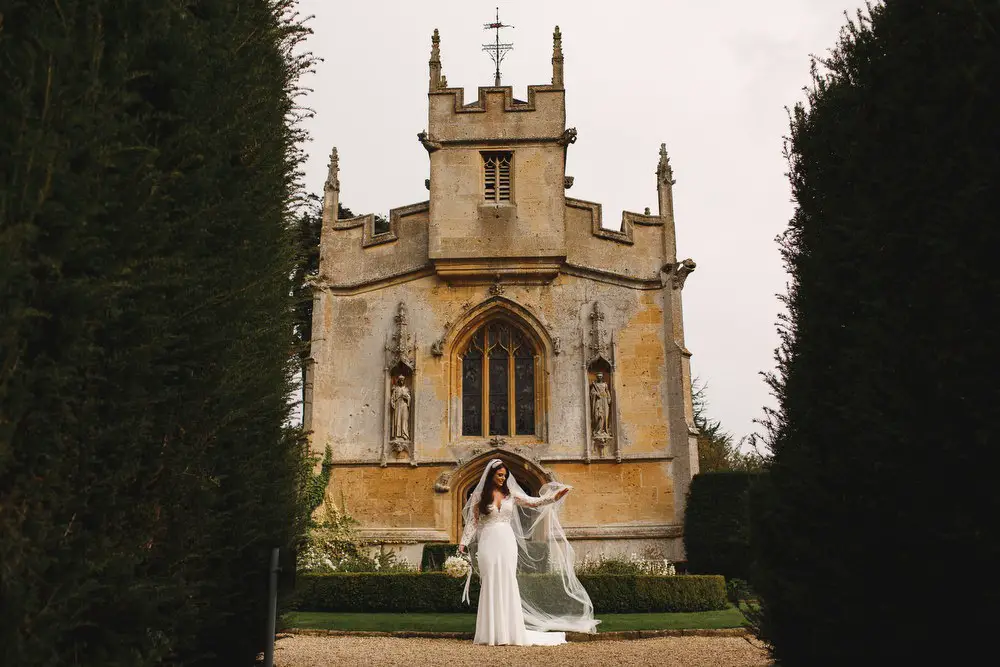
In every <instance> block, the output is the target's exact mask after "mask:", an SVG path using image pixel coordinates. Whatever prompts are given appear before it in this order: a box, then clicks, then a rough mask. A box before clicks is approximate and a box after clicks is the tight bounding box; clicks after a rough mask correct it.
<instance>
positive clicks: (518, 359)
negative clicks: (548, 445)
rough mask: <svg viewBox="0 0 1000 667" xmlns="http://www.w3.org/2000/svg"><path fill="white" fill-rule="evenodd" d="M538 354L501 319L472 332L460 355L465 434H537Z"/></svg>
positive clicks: (525, 339) (522, 335)
mask: <svg viewBox="0 0 1000 667" xmlns="http://www.w3.org/2000/svg"><path fill="white" fill-rule="evenodd" d="M536 356H537V355H536V353H535V348H534V346H533V345H532V344H531V342H530V339H529V338H528V337H527V336H525V335H524V333H523V332H521V330H520V329H518V328H517V327H514V326H512V325H510V324H508V323H506V322H503V321H496V322H491V323H488V324H486V325H485V326H483V327H482V328H480V329H479V330H478V331H476V333H474V334H473V335H472V338H471V339H470V340H469V343H468V345H467V347H466V349H465V352H464V353H463V354H462V435H464V436H482V437H486V436H491V435H507V436H509V435H535V430H536V429H535V358H536Z"/></svg>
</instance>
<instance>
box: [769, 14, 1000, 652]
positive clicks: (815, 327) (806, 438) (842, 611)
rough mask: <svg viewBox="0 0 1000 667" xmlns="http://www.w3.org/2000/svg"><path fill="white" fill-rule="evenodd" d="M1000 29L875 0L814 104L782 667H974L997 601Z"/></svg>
mask: <svg viewBox="0 0 1000 667" xmlns="http://www.w3.org/2000/svg"><path fill="white" fill-rule="evenodd" d="M998 29H1000V2H997V0H969V1H967V2H955V1H954V0H908V1H906V2H903V1H902V0H890V1H889V2H887V3H886V4H884V5H881V4H880V5H875V6H872V7H870V8H869V10H868V12H866V13H863V14H859V17H858V19H857V20H854V21H852V22H850V23H849V25H848V26H847V27H846V28H845V29H844V31H843V33H842V37H841V40H840V43H839V45H838V46H837V48H836V49H835V50H834V51H833V52H832V53H831V55H830V56H829V58H828V59H826V60H824V61H822V62H821V63H820V64H821V65H822V68H823V70H824V72H823V73H819V72H818V71H817V72H816V73H815V76H814V80H813V85H812V87H811V88H810V89H809V90H808V91H807V100H806V103H805V104H802V105H799V106H797V107H796V108H795V109H794V111H793V113H792V118H791V136H790V138H789V143H788V147H787V151H788V157H789V163H790V178H791V183H792V188H793V194H794V198H795V202H796V211H795V214H794V217H793V218H792V220H791V222H790V224H789V227H788V230H787V231H786V233H785V234H784V236H783V238H782V247H783V254H784V258H785V261H786V263H787V266H788V268H789V270H790V271H791V274H792V283H791V286H790V291H789V294H788V296H787V306H788V311H789V317H788V320H787V326H786V327H785V328H784V329H783V330H782V337H783V343H782V346H781V348H780V350H779V354H778V362H779V366H778V374H777V375H776V376H775V377H774V378H772V386H773V389H774V390H775V393H776V396H777V398H778V400H779V409H778V410H777V412H775V413H773V414H772V415H771V420H770V427H771V431H770V441H771V442H770V444H771V448H772V449H773V452H774V459H773V462H772V463H771V465H770V467H769V475H766V476H765V478H764V480H763V481H762V483H761V484H759V485H757V491H759V493H755V502H754V505H755V508H754V522H753V528H752V539H753V541H754V544H755V548H756V549H757V551H758V559H759V560H758V567H757V572H756V575H755V577H754V579H755V580H754V582H753V583H754V588H755V589H756V590H757V592H758V593H760V594H761V596H762V598H763V600H764V618H763V627H762V630H763V636H764V637H765V638H766V639H767V640H768V641H769V642H771V643H772V645H773V650H774V656H775V658H776V659H777V660H778V662H779V663H780V664H783V665H810V666H815V665H827V664H831V665H832V664H836V665H847V664H911V663H912V664H924V663H929V662H933V661H934V659H935V658H940V657H941V656H942V655H944V654H948V655H949V659H948V660H947V661H945V662H946V663H949V664H958V662H961V660H960V659H958V658H956V657H955V656H954V655H953V654H952V652H953V651H955V649H956V646H955V637H954V636H953V635H952V634H951V633H949V632H944V631H942V624H943V623H944V621H945V620H946V619H949V618H954V617H955V616H961V617H962V618H963V621H962V624H961V625H962V632H963V633H971V635H970V636H976V635H977V634H978V632H979V630H980V629H981V628H982V626H984V625H985V623H986V622H987V616H986V615H984V614H983V612H984V611H985V610H987V609H991V608H992V607H993V605H992V604H991V603H995V602H996V601H997V593H996V586H995V585H992V584H990V583H989V581H990V580H989V572H990V571H991V568H992V567H993V566H994V565H995V563H996V562H997V556H998V555H1000V554H998V552H997V547H996V544H997V542H996V541H995V540H993V539H992V538H990V537H989V535H990V534H993V533H995V532H996V531H995V530H994V529H993V528H992V526H994V525H995V522H996V517H997V516H998V510H1000V507H998V495H997V494H996V493H995V492H993V491H992V490H991V489H992V487H993V484H994V477H995V475H996V468H995V466H992V465H989V464H988V463H987V461H990V462H992V461H993V460H995V458H993V457H992V456H991V454H992V453H993V450H994V448H995V447H996V444H997V437H996V436H997V423H996V418H995V410H996V406H997V405H998V404H1000V392H998V388H997V387H998V385H997V382H996V377H995V375H996V371H995V369H996V367H997V364H996V340H997V337H996V333H995V331H994V330H993V328H992V325H989V324H988V323H987V321H986V320H985V319H984V314H985V313H988V312H989V311H990V310H992V309H993V308H995V307H996V302H997V296H998V294H1000V274H998V273H997V271H996V270H995V269H994V267H993V264H994V257H993V253H994V252H995V249H996V248H997V247H998V246H1000V226H998V225H997V219H996V218H997V210H1000V188H998V187H997V184H996V174H997V173H1000V123H998V122H997V118H1000V86H997V85H996V82H997V71H998V69H1000V40H998V38H997V30H998ZM817 69H818V68H817ZM991 332H992V333H991ZM945 563H949V564H954V565H956V566H958V568H960V569H957V568H945V567H944V566H943V565H944V564H945ZM959 573H961V574H959ZM955 660H958V662H954V661H955Z"/></svg>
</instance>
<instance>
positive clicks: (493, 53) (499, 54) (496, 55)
mask: <svg viewBox="0 0 1000 667" xmlns="http://www.w3.org/2000/svg"><path fill="white" fill-rule="evenodd" d="M513 27H514V26H512V25H504V24H503V23H501V22H500V8H499V7H497V19H496V21H495V22H493V23H486V24H484V25H483V30H496V41H495V42H494V43H493V44H483V51H486V52H488V53H489V54H490V58H492V59H493V62H494V63H496V66H497V71H496V78H495V79H494V81H493V85H494V86H499V85H500V63H501V62H503V57H504V56H505V55H507V53H508V52H509V51H511V50H512V49H513V48H514V45H513V44H501V43H500V28H513Z"/></svg>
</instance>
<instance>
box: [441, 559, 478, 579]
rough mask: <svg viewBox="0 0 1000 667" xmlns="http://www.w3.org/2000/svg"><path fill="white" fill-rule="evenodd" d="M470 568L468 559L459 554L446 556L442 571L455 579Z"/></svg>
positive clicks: (464, 574)
mask: <svg viewBox="0 0 1000 667" xmlns="http://www.w3.org/2000/svg"><path fill="white" fill-rule="evenodd" d="M471 568H472V565H470V564H469V561H468V560H466V559H465V558H463V557H461V556H448V558H447V559H446V560H445V561H444V573H445V574H447V575H448V576H449V577H455V578H456V579H458V578H459V577H464V576H467V575H468V574H469V570H470V569H471Z"/></svg>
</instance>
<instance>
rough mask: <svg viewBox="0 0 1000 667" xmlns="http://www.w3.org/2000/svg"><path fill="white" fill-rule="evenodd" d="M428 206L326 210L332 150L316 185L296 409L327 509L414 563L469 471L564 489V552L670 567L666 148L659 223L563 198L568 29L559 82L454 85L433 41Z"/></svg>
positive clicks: (675, 431)
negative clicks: (650, 556)
mask: <svg viewBox="0 0 1000 667" xmlns="http://www.w3.org/2000/svg"><path fill="white" fill-rule="evenodd" d="M429 66H430V77H429V90H428V123H427V129H426V130H425V131H423V132H420V133H419V134H418V139H419V141H420V143H421V144H422V145H423V147H424V149H426V151H427V153H428V158H429V163H430V164H429V170H430V179H429V181H428V188H429V190H430V196H429V200H428V201H425V202H420V203H416V204H412V205H410V206H406V207H403V208H399V209H393V210H392V211H391V212H390V216H389V225H388V229H376V227H375V220H374V216H372V215H364V216H359V217H356V218H351V219H348V220H339V219H338V218H337V208H338V207H337V205H338V202H339V196H340V183H339V178H338V174H339V168H340V165H339V157H338V155H337V152H336V149H334V151H333V153H332V155H331V160H330V174H329V177H328V179H327V182H326V184H325V188H324V191H325V192H324V194H325V196H324V216H323V232H322V241H321V254H320V275H319V277H318V279H317V280H316V281H315V289H316V297H315V298H316V308H315V311H314V323H313V331H314V340H313V344H312V351H311V357H312V364H311V366H310V367H309V372H308V373H307V377H306V390H307V391H306V400H305V403H306V405H305V407H304V417H305V420H306V426H307V428H309V429H311V430H312V436H311V437H312V447H313V449H314V450H315V451H322V450H323V448H324V446H325V445H327V444H328V445H330V446H331V448H332V450H333V455H334V464H335V465H334V469H333V474H332V475H331V481H330V484H331V486H332V487H333V491H334V492H335V493H334V495H333V497H336V498H343V499H344V503H345V504H346V510H347V511H348V512H349V513H350V514H352V515H353V516H354V517H355V518H357V519H358V520H359V521H360V522H361V525H362V531H363V533H364V534H365V535H366V536H367V537H368V538H370V539H373V540H376V541H379V542H383V543H387V544H398V545H400V548H401V549H402V550H403V551H404V552H405V553H406V556H407V557H408V558H410V559H411V560H412V561H417V562H418V561H419V550H420V548H421V547H422V545H423V544H425V543H428V542H453V541H455V540H456V539H457V537H458V535H459V534H460V532H461V525H460V523H461V512H460V508H461V506H462V504H464V501H465V498H466V497H467V495H468V493H469V492H470V491H471V488H472V486H473V485H474V484H475V482H476V481H477V480H478V478H479V474H480V473H481V471H482V465H483V464H484V462H485V461H486V460H487V459H489V458H491V457H494V456H499V457H501V458H503V459H504V460H506V461H507V463H508V465H509V467H510V469H511V471H512V473H513V474H514V475H515V476H517V477H518V479H519V481H521V483H522V485H523V486H524V487H525V488H526V489H528V490H537V488H538V487H539V486H540V485H541V484H543V483H544V482H545V481H547V480H552V479H558V480H559V481H561V482H564V483H568V484H571V485H573V486H574V488H575V492H574V494H571V496H570V497H569V498H568V500H567V504H566V506H565V509H564V516H563V524H564V526H565V527H566V532H567V535H568V536H569V537H570V538H571V539H572V540H574V543H575V546H576V548H577V550H578V553H585V552H589V551H605V552H608V551H620V550H628V551H636V550H638V549H641V548H642V547H644V546H653V547H657V548H659V549H660V550H662V551H663V552H664V553H665V555H666V556H667V557H670V558H674V559H677V558H680V557H682V543H681V539H680V538H681V536H682V531H683V526H682V523H683V506H684V497H685V494H686V492H687V488H688V486H689V484H690V480H691V477H692V476H693V475H694V474H695V473H696V472H697V460H698V459H697V445H696V441H695V431H694V427H693V422H692V410H691V380H690V368H689V357H690V353H689V352H688V351H687V349H686V347H685V344H684V327H683V321H682V308H681V292H682V289H683V287H684V281H685V279H686V277H687V276H688V274H689V273H690V272H691V271H692V270H693V269H694V262H692V261H691V260H684V261H680V262H679V261H678V260H677V255H676V250H675V245H676V244H675V234H674V216H673V192H672V188H673V184H674V181H673V173H672V170H671V167H670V163H669V159H668V157H667V154H666V150H665V148H664V147H663V146H661V147H660V159H659V164H658V166H657V170H656V186H657V193H658V201H659V210H658V212H657V213H656V214H651V213H650V212H649V209H646V212H645V213H642V214H640V213H632V212H628V211H626V212H623V213H622V216H621V224H620V226H619V228H618V229H617V230H613V229H606V228H605V227H604V226H603V225H602V210H601V205H600V204H597V203H594V202H589V201H585V200H581V199H573V198H570V197H567V196H566V190H567V189H568V188H570V187H571V186H572V184H573V179H572V177H569V176H567V175H566V167H567V156H568V151H569V147H570V146H571V145H572V144H573V143H574V142H575V141H576V138H577V133H576V130H575V129H573V128H567V127H566V106H565V103H566V91H565V89H564V86H563V54H562V35H561V34H560V32H559V28H558V27H557V28H556V29H555V32H554V34H553V55H552V81H551V83H549V84H546V85H537V86H529V87H528V94H527V99H526V100H519V99H516V98H515V97H514V96H513V91H512V89H511V87H509V86H489V87H482V88H479V90H478V96H477V98H476V99H475V100H474V101H472V102H468V103H467V102H466V101H465V97H464V91H463V90H462V89H458V88H449V87H448V84H447V80H446V78H445V76H444V75H443V73H442V64H441V54H440V37H439V35H438V32H437V31H436V30H435V31H434V35H433V37H432V41H431V58H430V63H429Z"/></svg>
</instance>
